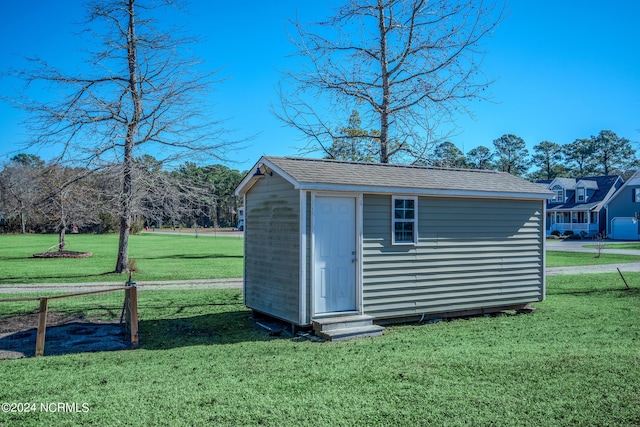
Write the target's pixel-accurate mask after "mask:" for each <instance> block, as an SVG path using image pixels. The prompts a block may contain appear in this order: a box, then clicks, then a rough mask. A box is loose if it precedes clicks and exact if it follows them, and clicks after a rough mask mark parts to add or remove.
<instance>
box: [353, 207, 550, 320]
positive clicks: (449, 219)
mask: <svg viewBox="0 0 640 427" xmlns="http://www.w3.org/2000/svg"><path fill="white" fill-rule="evenodd" d="M363 215H364V218H363V219H364V221H363V222H364V227H363V305H364V312H365V313H366V314H370V315H373V316H376V317H378V318H392V317H404V316H413V315H421V314H430V313H445V312H455V311H464V310H472V309H478V308H488V307H496V306H503V305H515V304H520V303H529V302H534V301H540V300H542V299H543V297H544V295H543V293H544V289H543V283H544V282H543V280H544V265H543V250H544V247H543V238H544V229H543V227H544V226H543V215H544V213H543V205H542V202H541V201H528V200H494V199H467V198H445V197H420V198H419V201H418V216H419V218H418V237H419V240H418V244H417V245H416V246H392V245H391V196H387V195H365V196H364V212H363Z"/></svg>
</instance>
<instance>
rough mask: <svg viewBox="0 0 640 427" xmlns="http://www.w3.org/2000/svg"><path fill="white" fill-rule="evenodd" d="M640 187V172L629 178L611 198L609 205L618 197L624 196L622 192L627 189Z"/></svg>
mask: <svg viewBox="0 0 640 427" xmlns="http://www.w3.org/2000/svg"><path fill="white" fill-rule="evenodd" d="M636 186H640V170H638V171H636V172H635V173H634V174H633V175H631V176H630V177H629V179H628V180H627V181H626V182H625V183H624V184H623V185H622V186H621V187H620V188H619V189H618V191H616V193H615V194H614V195H613V196H611V198H610V199H609V200H608V201H607V205H608V204H609V203H611V202H612V201H613V200H614V199H616V198H617V197H618V195H619V194H622V192H623V191H622V190H624V189H625V188H627V187H636Z"/></svg>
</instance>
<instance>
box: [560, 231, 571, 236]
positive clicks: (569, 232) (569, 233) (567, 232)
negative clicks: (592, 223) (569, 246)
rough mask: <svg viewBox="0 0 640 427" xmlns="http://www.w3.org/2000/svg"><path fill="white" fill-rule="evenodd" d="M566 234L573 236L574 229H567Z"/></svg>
mask: <svg viewBox="0 0 640 427" xmlns="http://www.w3.org/2000/svg"><path fill="white" fill-rule="evenodd" d="M562 234H564V235H565V236H573V230H565V231H564V233H562Z"/></svg>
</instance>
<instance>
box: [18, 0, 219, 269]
mask: <svg viewBox="0 0 640 427" xmlns="http://www.w3.org/2000/svg"><path fill="white" fill-rule="evenodd" d="M177 6H178V5H177V4H176V2H174V1H173V0H95V1H92V2H91V3H90V4H89V5H88V9H87V10H88V20H87V23H86V24H87V27H88V28H89V30H87V32H86V33H84V34H89V38H90V39H91V40H97V41H98V43H99V44H98V46H97V47H98V49H97V50H96V51H94V52H92V53H91V54H90V55H89V57H88V61H86V62H87V64H86V66H85V67H84V68H80V71H78V72H77V73H76V74H72V73H66V72H63V71H60V70H59V69H57V68H54V67H52V66H50V65H49V64H48V63H47V62H45V61H43V60H41V59H39V58H35V59H31V60H30V64H31V66H32V67H31V68H30V69H28V70H27V71H18V72H16V74H17V75H18V76H19V77H21V78H22V79H23V80H24V81H25V82H26V83H27V85H30V86H33V85H37V84H42V83H44V84H45V85H47V87H54V88H56V89H59V90H60V92H59V93H62V94H64V96H63V97H62V98H61V99H58V98H56V99H54V100H53V101H38V100H34V99H29V97H28V96H27V93H28V90H25V91H23V92H22V93H21V95H22V97H21V98H20V99H21V107H22V108H24V109H25V110H27V111H28V112H30V113H32V114H31V121H30V122H29V125H30V127H31V130H32V132H33V134H34V135H36V136H37V139H36V141H35V143H37V144H47V145H59V146H61V155H60V159H59V160H61V161H62V160H70V159H71V160H73V161H74V162H76V163H78V162H81V163H82V164H83V165H85V166H86V167H90V168H110V167H115V169H114V170H116V171H117V172H118V173H119V176H120V181H121V182H120V183H121V192H120V195H119V212H118V217H119V228H120V239H119V245H118V257H117V262H116V266H115V271H116V272H118V273H122V272H126V271H127V270H128V240H129V233H130V229H131V221H132V216H133V213H134V210H135V200H136V199H135V197H134V194H135V187H136V185H137V184H138V183H137V182H136V179H135V178H136V175H135V173H134V163H135V158H136V154H138V155H140V154H142V153H143V152H151V153H154V155H157V154H158V153H162V155H163V158H162V159H161V160H162V161H163V162H166V161H172V160H175V159H176V158H178V157H180V156H182V155H185V154H191V155H199V156H204V157H207V158H218V159H219V158H220V157H221V156H222V155H223V154H224V152H225V149H226V148H228V147H229V146H230V145H231V143H230V142H229V141H228V140H227V139H226V135H225V133H224V131H223V130H222V129H221V128H220V127H219V123H218V122H212V121H211V120H210V119H209V117H210V116H211V112H210V109H207V102H206V95H207V92H208V89H209V88H210V86H211V84H212V83H213V82H214V80H213V77H214V74H215V73H214V72H213V71H204V72H202V71H199V70H201V69H202V65H201V64H200V62H199V61H198V60H197V59H195V58H191V57H190V56H188V55H187V54H186V53H185V52H187V49H186V47H187V46H188V44H189V43H192V42H194V41H196V40H194V39H192V38H186V37H179V36H177V35H179V34H180V29H176V28H162V27H161V26H160V25H158V24H157V22H156V19H155V18H157V16H158V15H157V13H158V11H159V10H163V9H164V8H167V7H168V8H176V7H177Z"/></svg>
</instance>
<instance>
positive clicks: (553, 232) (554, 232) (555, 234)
mask: <svg viewBox="0 0 640 427" xmlns="http://www.w3.org/2000/svg"><path fill="white" fill-rule="evenodd" d="M551 235H552V236H556V237H560V231H558V230H553V231H552V232H551Z"/></svg>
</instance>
